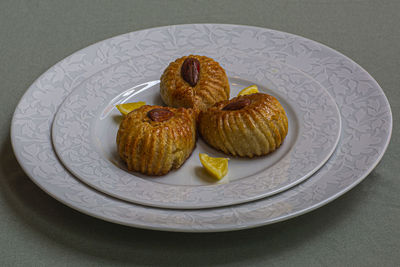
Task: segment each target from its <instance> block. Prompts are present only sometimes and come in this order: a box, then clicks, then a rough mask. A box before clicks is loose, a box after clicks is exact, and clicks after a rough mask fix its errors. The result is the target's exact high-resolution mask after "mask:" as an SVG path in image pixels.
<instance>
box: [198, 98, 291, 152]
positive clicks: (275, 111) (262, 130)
mask: <svg viewBox="0 0 400 267" xmlns="http://www.w3.org/2000/svg"><path fill="white" fill-rule="evenodd" d="M198 129H199V133H200V134H201V136H202V137H203V139H204V140H205V141H206V142H207V143H208V144H209V145H211V146H212V147H214V148H216V149H219V150H221V151H223V152H224V153H226V154H230V155H233V156H240V157H250V158H252V157H254V156H261V155H266V154H268V153H271V152H272V151H274V150H275V149H277V148H278V147H279V146H280V145H281V144H282V142H283V140H284V139H285V137H286V135H287V132H288V119H287V116H286V113H285V110H284V109H283V107H282V105H281V104H280V103H279V102H278V100H277V99H276V98H275V97H273V96H271V95H268V94H263V93H255V94H250V95H243V96H238V97H235V98H232V99H231V100H225V101H221V102H219V103H217V104H215V105H214V106H212V107H210V108H208V109H207V110H205V111H202V112H201V113H200V114H199V117H198Z"/></svg>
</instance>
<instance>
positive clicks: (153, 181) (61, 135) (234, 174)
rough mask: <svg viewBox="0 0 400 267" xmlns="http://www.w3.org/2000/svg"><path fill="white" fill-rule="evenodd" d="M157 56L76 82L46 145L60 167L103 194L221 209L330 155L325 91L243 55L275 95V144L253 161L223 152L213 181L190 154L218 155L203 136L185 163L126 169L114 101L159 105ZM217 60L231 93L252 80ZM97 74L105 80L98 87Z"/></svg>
mask: <svg viewBox="0 0 400 267" xmlns="http://www.w3.org/2000/svg"><path fill="white" fill-rule="evenodd" d="M163 55H164V51H159V54H158V53H157V52H155V53H153V55H152V57H151V58H150V59H149V62H148V63H147V64H150V65H154V66H155V67H154V69H156V67H157V66H158V68H157V69H156V70H157V73H158V75H156V76H153V75H147V71H146V70H143V71H142V72H138V71H137V70H136V64H135V62H134V61H133V60H128V61H125V62H121V63H119V64H115V65H113V66H112V67H111V68H108V69H106V70H104V71H102V72H99V73H97V74H95V75H93V76H92V77H90V78H89V79H87V80H86V81H84V82H82V83H81V84H80V85H79V86H78V87H77V89H75V90H74V91H73V92H72V93H71V94H70V95H69V96H68V97H67V99H66V100H65V101H64V103H63V104H62V105H61V107H60V108H59V110H58V112H57V114H56V117H55V119H54V122H53V128H52V137H53V144H54V148H55V151H56V153H57V155H58V156H59V158H60V160H61V161H62V163H63V164H64V166H65V167H66V168H68V169H69V170H70V171H71V172H72V173H73V174H74V175H75V176H76V177H78V178H79V179H81V180H82V181H83V182H85V183H87V184H89V185H91V186H93V187H94V188H96V189H98V190H100V191H102V192H104V193H106V194H109V195H111V196H115V197H118V198H120V199H123V200H127V201H131V202H134V203H138V204H144V205H149V206H155V207H163V208H175V209H188V208H189V209H193V208H211V207H221V206H226V205H233V204H238V203H243V202H247V201H253V200H256V199H260V198H263V197H266V196H270V195H273V194H275V193H278V192H281V191H283V190H285V189H287V188H290V187H292V186H294V185H296V184H298V183H300V182H302V181H303V180H304V179H306V178H308V177H309V176H310V175H312V174H313V173H314V172H315V171H316V170H317V169H319V168H320V167H321V166H322V165H323V164H324V163H325V162H326V161H327V160H328V158H329V157H330V155H332V153H333V151H334V149H335V147H336V144H337V142H338V140H339V135H340V115H339V111H338V109H337V106H336V104H335V102H334V100H333V99H332V97H331V96H330V95H329V94H328V92H327V91H326V90H325V89H324V88H322V87H321V85H320V84H319V83H317V82H315V81H314V80H313V79H311V78H310V77H309V76H307V75H305V74H304V73H302V72H300V71H298V70H297V69H293V68H291V67H288V66H287V65H285V64H282V63H279V62H274V61H262V62H260V61H258V60H257V59H250V60H251V61H252V62H253V64H252V65H251V66H250V68H249V71H253V69H256V70H257V71H260V72H262V73H263V74H264V76H263V78H262V79H259V81H258V84H259V88H260V89H261V91H263V92H266V93H269V94H272V95H274V96H275V97H277V98H278V100H279V101H280V102H281V103H282V105H283V106H284V108H285V110H286V112H287V114H288V119H289V133H288V136H287V138H286V139H285V141H284V143H283V145H282V146H281V147H280V148H279V149H278V150H276V151H275V152H274V153H271V154H270V155H267V156H264V157H258V158H255V159H243V158H234V157H231V159H230V161H229V173H228V175H227V176H226V177H224V179H222V180H221V181H220V182H219V183H218V184H216V182H215V179H212V178H210V177H209V176H208V175H207V174H206V173H205V172H204V171H203V169H202V167H201V164H200V160H199V157H198V155H199V153H208V154H210V155H211V156H221V157H226V155H224V154H222V153H218V152H217V151H216V150H214V149H212V148H210V147H209V146H207V145H206V144H205V143H204V142H198V143H197V147H196V149H195V150H194V151H193V153H192V155H191V157H189V159H188V160H187V162H185V164H184V165H183V166H182V167H181V168H180V169H179V170H176V171H172V172H170V173H169V174H168V175H165V176H162V177H149V176H145V175H141V174H139V173H133V172H131V173H130V172H128V170H127V169H126V167H125V164H123V162H121V160H120V159H119V156H118V152H117V149H116V142H115V140H116V135H117V131H118V127H119V123H120V119H121V115H120V113H119V112H118V110H117V109H116V108H115V105H116V104H119V103H123V102H128V101H132V102H135V101H145V102H146V103H147V104H152V105H162V104H163V103H162V101H161V98H160V93H159V91H160V89H159V81H158V80H157V78H159V76H160V74H161V73H162V72H163V70H164V68H165V67H166V66H167V65H168V64H169V62H170V61H173V60H174V58H170V59H169V61H166V62H163V61H162V60H160V59H159V58H160V57H161V56H163ZM157 64H158V65H157ZM220 64H222V66H225V68H226V71H227V74H228V76H229V77H230V79H229V80H230V84H231V87H232V88H231V91H232V94H231V95H232V96H236V95H237V93H238V92H239V91H240V90H241V89H243V88H244V87H246V86H249V85H251V84H252V83H253V82H252V81H251V80H248V79H250V78H251V77H247V76H240V73H239V71H240V70H237V69H234V68H231V67H230V65H229V63H228V62H224V61H222V62H221V61H220ZM105 73H107V77H108V79H110V80H112V81H113V84H112V85H108V86H107V85H104V83H103V81H102V77H103V76H104V75H105ZM234 77H236V78H234ZM237 77H240V78H237ZM88 103H94V104H93V105H91V104H88Z"/></svg>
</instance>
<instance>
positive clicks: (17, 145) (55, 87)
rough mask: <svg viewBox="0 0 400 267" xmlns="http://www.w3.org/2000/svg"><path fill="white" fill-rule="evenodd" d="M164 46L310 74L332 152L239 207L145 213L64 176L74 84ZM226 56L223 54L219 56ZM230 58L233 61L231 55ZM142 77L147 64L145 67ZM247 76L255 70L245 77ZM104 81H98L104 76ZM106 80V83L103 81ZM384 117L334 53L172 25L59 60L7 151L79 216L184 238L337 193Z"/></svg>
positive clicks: (355, 176)
mask: <svg viewBox="0 0 400 267" xmlns="http://www.w3.org/2000/svg"><path fill="white" fill-rule="evenodd" d="M159 50H166V51H167V52H168V53H169V55H168V58H170V57H174V56H175V57H177V56H179V55H182V54H190V53H197V54H208V55H210V56H212V57H215V58H218V57H219V56H218V55H223V56H220V58H225V59H226V60H227V61H229V62H231V64H232V65H237V66H239V67H238V68H240V66H241V68H242V70H241V72H242V73H244V74H245V73H247V71H248V65H249V63H246V62H243V61H242V60H240V55H248V56H249V57H254V56H257V57H258V58H259V59H260V60H262V59H264V60H269V59H273V60H277V61H280V62H283V63H285V64H288V65H291V66H292V67H295V68H297V69H299V70H301V71H302V72H304V73H305V74H307V75H309V76H311V77H313V78H314V79H315V80H316V81H318V82H319V83H320V84H321V85H322V86H324V87H325V88H326V89H327V90H328V92H329V93H330V94H331V95H332V96H333V98H334V99H335V101H336V104H337V105H338V107H339V110H340V112H341V116H342V132H341V138H340V141H339V143H338V146H337V148H336V150H335V152H334V153H333V155H332V156H331V158H330V159H329V160H328V162H327V163H326V164H325V165H324V166H323V167H322V168H321V169H319V170H318V172H316V173H315V174H314V175H312V176H311V177H310V178H309V179H307V180H305V181H304V182H303V183H301V184H300V185H297V186H295V187H293V188H291V189H289V190H286V191H284V192H282V193H279V194H276V195H273V196H271V197H268V198H264V199H260V200H257V201H254V202H249V203H245V204H240V205H235V206H230V207H223V208H211V209H203V210H170V209H159V208H152V207H146V206H142V205H136V204H132V203H127V202H125V201H122V200H119V199H116V198H113V197H110V196H107V195H104V194H102V193H100V192H98V191H96V190H93V189H92V188H91V187H89V186H87V185H85V184H84V183H82V182H81V181H80V180H78V179H76V178H75V177H74V176H72V175H71V174H70V173H69V172H68V171H66V169H64V167H63V165H62V164H61V163H60V161H59V160H58V158H57V156H56V154H55V152H54V151H53V149H52V143H51V136H50V129H51V124H52V121H53V117H54V115H55V113H56V111H57V109H58V107H59V106H60V104H61V103H62V101H63V100H64V99H65V97H66V96H67V95H68V94H69V93H70V92H71V91H72V90H73V89H75V88H76V87H77V86H78V85H79V84H80V83H82V82H83V81H85V80H86V79H88V78H89V77H91V76H92V75H94V74H96V73H98V72H99V71H102V70H104V69H106V68H108V67H110V66H112V65H113V64H117V63H118V62H121V61H124V60H126V59H130V58H134V59H136V60H137V62H139V63H141V64H139V65H138V67H139V68H142V67H144V66H148V65H147V64H146V57H149V56H151V55H152V53H154V52H155V51H159ZM225 55H226V56H225ZM237 56H239V57H237ZM148 70H149V71H151V66H148ZM248 74H249V75H252V76H253V77H255V78H256V79H258V78H257V77H259V76H260V75H262V73H248ZM103 79H104V80H105V81H106V80H107V75H106V74H105V75H104V76H103ZM106 82H110V83H112V81H106ZM391 130H392V114H391V110H390V106H389V103H388V101H387V99H386V97H385V95H384V93H383V91H382V89H381V88H380V87H379V85H378V84H377V83H376V81H375V80H374V79H373V78H372V77H371V76H370V75H369V74H368V73H367V72H366V71H365V70H363V69H362V68H361V67H360V66H358V65H357V64H356V63H354V62H353V61H351V60H350V59H348V58H347V57H345V56H343V55H342V54H340V53H338V52H336V51H334V50H332V49H330V48H328V47H326V46H324V45H321V44H319V43H316V42H314V41H311V40H308V39H305V38H302V37H299V36H295V35H292V34H288V33H283V32H278V31H273V30H268V29H263V28H257V27H250V26H237V25H218V24H205V25H178V26H167V27H161V28H153V29H148V30H143V31H138V32H133V33H128V34H124V35H121V36H117V37H114V38H111V39H108V40H105V41H102V42H99V43H96V44H94V45H92V46H89V47H87V48H85V49H82V50H81V51H78V52H76V53H74V54H73V55H71V56H69V57H67V58H66V59H64V60H62V61H60V62H59V63H57V64H56V65H55V66H53V67H52V68H51V69H49V70H48V71H47V72H45V73H44V74H43V75H42V76H40V77H39V78H38V79H37V80H36V81H35V82H34V83H33V84H32V86H31V87H30V88H29V89H28V90H27V92H26V93H25V95H24V96H23V97H22V99H21V101H20V102H19V104H18V106H17V109H16V111H15V113H14V117H13V121H12V127H11V138H12V144H13V148H14V152H15V155H16V157H17V159H18V161H19V163H20V165H21V166H22V168H23V169H24V171H25V172H26V173H27V174H28V175H29V177H31V179H32V180H33V181H34V182H35V183H36V184H37V185H38V186H40V187H41V188H42V189H43V190H45V191H46V192H47V193H49V194H50V195H52V196H53V197H54V198H56V199H58V200H59V201H61V202H63V203H65V204H66V205H68V206H70V207H72V208H75V209H77V210H79V211H81V212H83V213H86V214H89V215H91V216H94V217H97V218H101V219H104V220H107V221H111V222H115V223H120V224H124V225H129V226H134V227H141V228H148V229H158V230H168V231H186V232H207V231H209V232H211V231H229V230H239V229H244V228H250V227H256V226H260V225H265V224H270V223H273V222H277V221H282V220H286V219H289V218H292V217H294V216H297V215H300V214H303V213H305V212H308V211H311V210H313V209H315V208H318V207H320V206H322V205H324V204H326V203H328V202H329V201H331V200H333V199H335V198H337V197H339V196H340V195H342V194H344V193H345V192H347V191H348V190H350V189H351V188H353V187H354V186H356V185H357V184H358V183H359V182H360V181H362V180H363V179H364V178H365V177H366V176H367V175H368V173H369V172H371V171H372V169H373V168H374V167H375V166H376V164H377V163H378V162H379V160H380V159H381V158H382V156H383V154H384V152H385V150H386V148H387V145H388V143H389V140H390V135H391Z"/></svg>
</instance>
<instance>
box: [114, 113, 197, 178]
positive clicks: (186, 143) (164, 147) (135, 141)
mask: <svg viewBox="0 0 400 267" xmlns="http://www.w3.org/2000/svg"><path fill="white" fill-rule="evenodd" d="M195 142H196V121H195V113H194V111H193V109H185V108H178V109H177V108H170V107H161V106H149V105H145V106H142V107H140V108H138V109H135V110H133V111H132V112H130V113H128V114H127V115H126V116H125V117H124V119H123V120H122V122H121V124H120V126H119V130H118V134H117V146H118V153H119V155H120V157H121V159H122V160H123V161H124V162H126V164H127V166H128V169H129V170H130V171H138V172H141V173H143V174H147V175H163V174H166V173H168V172H169V171H171V170H172V169H177V168H179V167H180V166H181V165H182V164H183V163H184V162H185V160H186V159H187V158H188V157H189V156H190V154H191V153H192V151H193V149H194V146H195Z"/></svg>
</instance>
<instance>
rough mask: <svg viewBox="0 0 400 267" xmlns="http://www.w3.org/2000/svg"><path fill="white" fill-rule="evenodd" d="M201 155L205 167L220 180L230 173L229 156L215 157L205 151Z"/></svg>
mask: <svg viewBox="0 0 400 267" xmlns="http://www.w3.org/2000/svg"><path fill="white" fill-rule="evenodd" d="M199 157H200V162H201V164H202V165H203V167H204V168H205V169H206V170H207V171H208V172H209V173H210V174H211V175H212V176H213V177H215V178H217V179H218V180H220V179H221V178H222V177H224V176H225V175H226V174H227V173H228V159H227V158H213V157H210V156H209V155H207V154H204V153H200V154H199Z"/></svg>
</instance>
